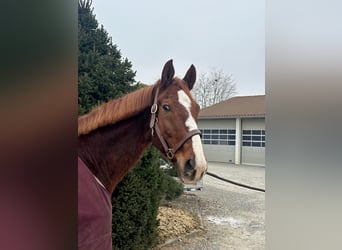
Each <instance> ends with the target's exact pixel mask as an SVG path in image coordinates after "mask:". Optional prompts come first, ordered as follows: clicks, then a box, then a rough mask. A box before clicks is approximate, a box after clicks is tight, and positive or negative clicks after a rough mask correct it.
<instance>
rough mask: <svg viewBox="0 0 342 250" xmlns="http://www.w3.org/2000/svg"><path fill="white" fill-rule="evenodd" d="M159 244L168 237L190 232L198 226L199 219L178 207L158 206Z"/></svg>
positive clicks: (172, 237)
mask: <svg viewBox="0 0 342 250" xmlns="http://www.w3.org/2000/svg"><path fill="white" fill-rule="evenodd" d="M157 218H158V219H159V224H160V225H159V228H158V231H159V244H161V243H164V242H165V241H167V240H169V239H174V238H177V237H178V236H181V235H184V234H187V233H190V232H191V231H192V230H194V229H196V228H198V227H199V226H200V223H199V219H198V218H197V217H196V216H195V215H193V214H191V213H189V212H187V211H183V210H181V209H178V208H170V207H159V210H158V216H157Z"/></svg>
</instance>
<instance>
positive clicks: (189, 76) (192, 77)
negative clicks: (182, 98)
mask: <svg viewBox="0 0 342 250" xmlns="http://www.w3.org/2000/svg"><path fill="white" fill-rule="evenodd" d="M183 80H184V81H185V82H186V83H187V84H188V87H189V89H190V90H191V89H192V88H193V86H194V84H195V81H196V68H195V66H194V65H193V64H191V66H190V68H189V69H188V71H187V72H186V74H185V76H184V78H183Z"/></svg>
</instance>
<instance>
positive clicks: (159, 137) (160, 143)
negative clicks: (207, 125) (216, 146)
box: [150, 60, 207, 183]
mask: <svg viewBox="0 0 342 250" xmlns="http://www.w3.org/2000/svg"><path fill="white" fill-rule="evenodd" d="M174 72H175V71H174V68H173V64H172V60H170V61H168V62H167V63H166V64H165V66H164V68H163V71H162V77H161V79H160V80H159V84H157V89H158V90H157V91H156V94H155V100H154V105H153V106H152V108H151V113H152V117H151V123H150V127H151V129H152V132H153V134H154V138H155V140H154V145H155V146H156V147H157V148H158V149H159V150H160V151H161V152H163V153H164V154H165V155H166V156H167V157H168V158H169V159H170V160H171V161H172V162H173V164H174V166H175V168H176V170H177V173H178V176H179V177H180V179H181V180H182V181H183V182H184V183H196V182H197V181H199V180H200V179H201V178H202V176H203V174H204V173H205V172H206V171H207V161H206V159H205V157H204V154H203V148H202V143H201V139H200V131H199V130H198V127H197V118H198V113H199V110H200V107H199V105H198V104H197V103H196V102H195V100H194V98H193V97H192V95H191V93H190V90H191V89H192V88H193V86H194V83H195V81H196V69H195V67H194V66H193V65H191V67H190V68H189V70H188V71H187V73H186V74H185V76H184V78H183V79H180V78H178V77H174Z"/></svg>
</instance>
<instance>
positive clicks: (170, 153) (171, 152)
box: [150, 87, 201, 160]
mask: <svg viewBox="0 0 342 250" xmlns="http://www.w3.org/2000/svg"><path fill="white" fill-rule="evenodd" d="M158 94H159V87H157V90H156V93H155V95H154V101H153V105H152V106H151V121H150V129H151V133H152V137H153V138H155V137H154V135H155V134H156V135H157V137H158V139H159V141H160V142H161V144H162V146H163V149H164V152H165V155H166V156H167V158H168V159H169V160H172V159H173V158H174V157H175V153H176V152H177V151H178V150H179V149H180V148H181V147H182V146H183V145H184V143H185V142H186V141H187V140H189V139H190V138H192V137H193V136H194V135H201V131H200V130H199V129H194V130H191V131H189V132H188V133H187V134H186V135H185V136H184V137H183V139H182V140H181V141H180V142H179V143H178V144H177V145H176V146H175V147H174V148H172V147H170V146H169V144H168V143H167V141H166V140H165V139H164V137H163V136H162V134H161V132H160V129H159V126H158V117H157V111H158ZM154 131H155V132H156V133H154Z"/></svg>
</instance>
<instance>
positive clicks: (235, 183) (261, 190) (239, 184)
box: [207, 172, 265, 193]
mask: <svg viewBox="0 0 342 250" xmlns="http://www.w3.org/2000/svg"><path fill="white" fill-rule="evenodd" d="M207 175H210V176H211V177H214V178H216V179H219V180H221V181H225V182H228V183H231V184H233V185H236V186H240V187H244V188H248V189H252V190H256V191H260V192H264V193H265V189H262V188H257V187H252V186H249V185H246V184H241V183H238V182H235V181H231V180H228V179H225V178H223V177H221V176H218V175H216V174H213V173H210V172H207Z"/></svg>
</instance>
